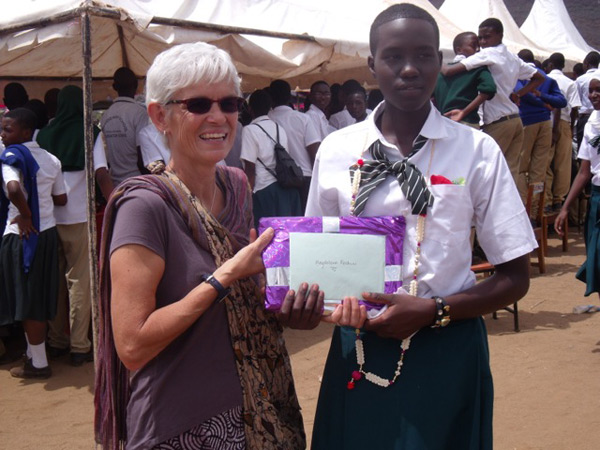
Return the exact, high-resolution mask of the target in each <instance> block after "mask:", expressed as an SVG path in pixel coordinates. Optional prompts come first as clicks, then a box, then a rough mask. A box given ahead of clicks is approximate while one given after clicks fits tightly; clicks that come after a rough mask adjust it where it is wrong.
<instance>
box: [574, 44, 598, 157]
mask: <svg viewBox="0 0 600 450" xmlns="http://www.w3.org/2000/svg"><path fill="white" fill-rule="evenodd" d="M598 64H600V54H599V53H598V52H596V51H591V52H589V53H588V54H587V55H586V56H585V58H584V59H583V70H584V73H583V75H581V76H580V77H577V79H576V80H575V84H576V85H577V91H578V92H579V98H580V100H581V108H579V117H578V119H577V129H576V131H575V132H576V136H577V145H581V141H582V139H583V130H584V128H585V124H586V122H587V121H588V119H589V117H590V114H591V113H592V112H593V111H594V107H593V106H592V103H591V102H590V99H589V98H588V88H589V85H590V80H591V79H592V78H594V76H595V75H596V73H597V72H598Z"/></svg>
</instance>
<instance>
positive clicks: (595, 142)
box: [590, 134, 600, 155]
mask: <svg viewBox="0 0 600 450" xmlns="http://www.w3.org/2000/svg"><path fill="white" fill-rule="evenodd" d="M590 145H591V146H592V147H593V148H595V149H597V150H598V154H599V155H600V134H599V135H598V136H596V137H593V138H592V139H590Z"/></svg>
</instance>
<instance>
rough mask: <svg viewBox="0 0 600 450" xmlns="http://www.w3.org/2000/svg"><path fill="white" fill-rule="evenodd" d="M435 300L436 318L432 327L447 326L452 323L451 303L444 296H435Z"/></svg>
mask: <svg viewBox="0 0 600 450" xmlns="http://www.w3.org/2000/svg"><path fill="white" fill-rule="evenodd" d="M431 298H433V299H434V300H435V320H434V322H433V325H431V328H440V327H445V326H447V325H448V324H449V323H450V305H449V304H448V303H446V300H445V299H444V298H443V297H437V296H433V297H431Z"/></svg>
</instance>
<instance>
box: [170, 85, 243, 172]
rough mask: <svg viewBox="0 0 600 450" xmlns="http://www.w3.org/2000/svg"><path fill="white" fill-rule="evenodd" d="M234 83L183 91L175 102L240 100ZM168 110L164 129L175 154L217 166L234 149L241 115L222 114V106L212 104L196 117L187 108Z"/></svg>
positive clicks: (171, 105) (177, 94) (180, 107)
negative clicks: (234, 98) (228, 98)
mask: <svg viewBox="0 0 600 450" xmlns="http://www.w3.org/2000/svg"><path fill="white" fill-rule="evenodd" d="M237 95H238V93H237V90H236V88H235V86H234V85H233V84H232V83H228V82H220V83H212V84H197V85H193V86H188V87H186V88H183V89H180V90H179V91H178V92H177V93H176V94H175V95H174V96H173V99H172V100H185V99H189V98H194V97H207V98H210V99H212V100H219V99H222V98H225V97H237ZM164 108H167V111H166V115H165V119H164V127H163V130H164V132H165V134H166V137H167V141H168V143H169V147H170V149H171V152H172V153H173V154H174V155H176V154H177V153H179V154H181V155H182V156H183V155H185V157H186V158H192V159H196V160H199V161H203V162H206V163H210V164H215V163H217V162H219V161H221V160H222V159H224V158H225V156H227V154H228V153H229V150H231V147H232V146H233V141H234V139H235V131H236V129H237V120H238V113H237V112H232V113H226V112H223V111H221V109H220V106H219V104H218V103H213V104H212V105H211V108H210V111H208V112H207V113H205V114H194V113H191V112H190V111H188V110H187V109H186V107H185V105H182V104H170V105H167V106H164Z"/></svg>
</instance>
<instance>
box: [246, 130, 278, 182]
mask: <svg viewBox="0 0 600 450" xmlns="http://www.w3.org/2000/svg"><path fill="white" fill-rule="evenodd" d="M252 125H256V126H257V127H258V128H260V129H261V130H262V131H263V133H265V134H266V135H267V136H269V139H271V140H272V141H273V142H275V143H276V144H279V125H277V124H275V128H276V129H277V140H275V139H273V137H272V136H271V135H270V134H269V133H267V130H265V129H264V128H263V127H261V126H260V125H259V124H257V123H254V124H252ZM256 160H257V161H258V162H259V163H261V164H262V166H263V167H264V168H265V169H266V171H267V172H269V173H270V174H271V175H273V176H274V177H275V178H277V174H276V173H275V171H274V170H272V169H269V168H268V167H267V165H266V164H265V163H264V162H262V161H261V160H260V158H256Z"/></svg>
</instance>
